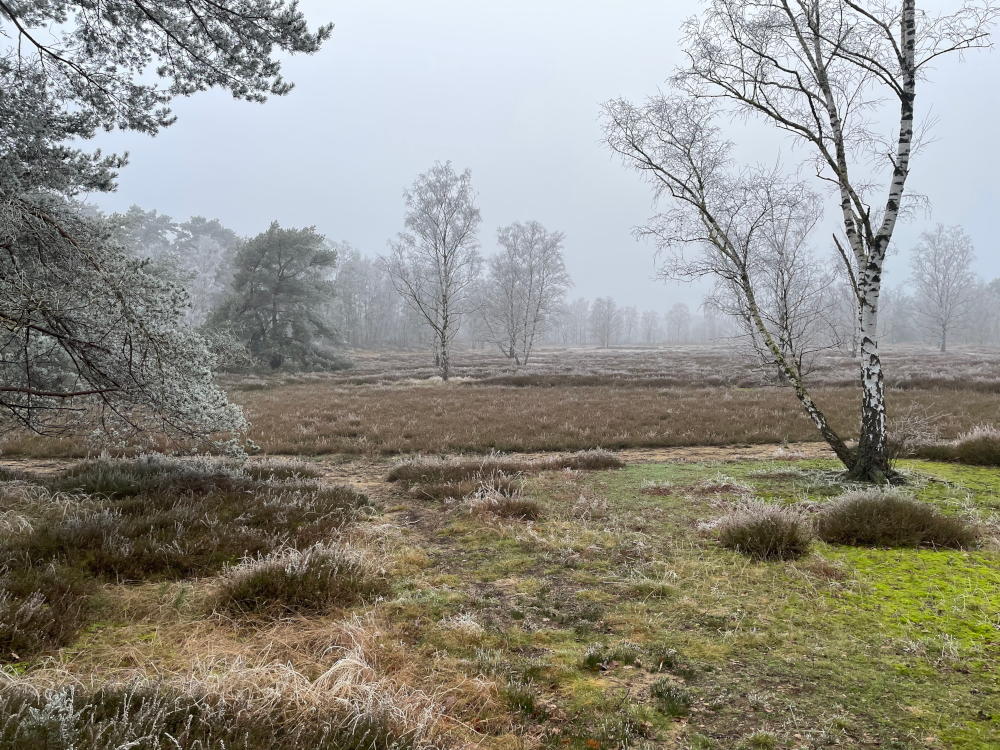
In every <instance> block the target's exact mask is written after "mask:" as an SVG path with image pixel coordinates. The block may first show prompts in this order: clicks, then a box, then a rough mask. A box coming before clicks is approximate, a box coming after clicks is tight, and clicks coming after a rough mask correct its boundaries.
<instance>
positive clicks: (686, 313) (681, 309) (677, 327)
mask: <svg viewBox="0 0 1000 750" xmlns="http://www.w3.org/2000/svg"><path fill="white" fill-rule="evenodd" d="M665 321H666V324H667V340H669V341H673V342H675V343H680V342H681V341H687V333H688V327H689V326H690V325H691V310H690V309H689V308H688V306H687V305H685V304H684V303H683V302H678V303H677V304H675V305H674V306H673V307H671V308H670V311H669V312H668V313H667V314H666V316H665Z"/></svg>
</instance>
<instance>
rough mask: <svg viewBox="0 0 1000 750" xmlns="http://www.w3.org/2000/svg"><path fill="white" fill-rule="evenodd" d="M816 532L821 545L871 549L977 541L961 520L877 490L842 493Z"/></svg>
mask: <svg viewBox="0 0 1000 750" xmlns="http://www.w3.org/2000/svg"><path fill="white" fill-rule="evenodd" d="M816 531H817V534H818V535H819V537H820V539H822V540H823V541H824V542H831V543H835V544H852V545H861V546H872V547H919V546H935V547H959V548H960V547H971V546H972V545H974V544H975V542H976V539H977V537H978V533H977V531H976V529H975V527H973V526H971V525H969V524H968V523H966V522H965V521H963V520H962V519H961V518H956V517H955V516H946V515H944V514H943V513H941V512H940V511H939V510H938V509H937V508H935V507H934V506H933V505H931V504H930V503H922V502H919V501H917V500H914V499H913V498H911V497H909V496H907V495H905V494H903V493H902V492H900V491H899V490H897V489H881V488H875V489H866V490H858V491H856V492H848V493H845V494H844V495H841V497H840V498H839V499H837V500H835V501H833V502H832V503H830V504H829V505H828V506H827V507H826V508H824V509H823V510H822V511H821V512H820V513H819V515H818V516H817V520H816Z"/></svg>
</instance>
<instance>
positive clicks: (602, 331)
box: [590, 297, 621, 349]
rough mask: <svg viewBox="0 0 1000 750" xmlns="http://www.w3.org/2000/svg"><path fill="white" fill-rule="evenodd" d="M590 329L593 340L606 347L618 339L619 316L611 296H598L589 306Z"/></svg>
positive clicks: (619, 328) (619, 329)
mask: <svg viewBox="0 0 1000 750" xmlns="http://www.w3.org/2000/svg"><path fill="white" fill-rule="evenodd" d="M590 331H591V335H592V336H593V337H594V341H595V342H597V344H598V345H599V346H600V347H601V348H603V349H607V348H608V347H610V346H611V345H612V344H613V343H615V341H617V339H618V334H619V333H620V331H621V316H620V315H619V311H618V305H617V304H615V301H614V299H612V298H611V297H598V298H597V299H595V300H594V304H593V305H591V308H590Z"/></svg>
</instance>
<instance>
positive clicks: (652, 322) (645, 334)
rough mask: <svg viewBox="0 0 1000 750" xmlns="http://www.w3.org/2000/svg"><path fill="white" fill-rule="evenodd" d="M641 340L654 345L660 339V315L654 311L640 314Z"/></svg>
mask: <svg viewBox="0 0 1000 750" xmlns="http://www.w3.org/2000/svg"><path fill="white" fill-rule="evenodd" d="M641 325H642V340H643V341H645V342H646V343H647V344H655V343H656V340H657V339H658V338H659V337H660V315H659V313H657V312H656V310H646V311H645V312H644V313H643V314H642V324H641Z"/></svg>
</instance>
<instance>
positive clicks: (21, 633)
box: [0, 564, 97, 662]
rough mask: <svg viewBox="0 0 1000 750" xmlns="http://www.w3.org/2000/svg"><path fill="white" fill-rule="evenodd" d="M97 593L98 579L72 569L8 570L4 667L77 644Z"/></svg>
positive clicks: (0, 654) (0, 595)
mask: <svg viewBox="0 0 1000 750" xmlns="http://www.w3.org/2000/svg"><path fill="white" fill-rule="evenodd" d="M96 590H97V586H96V584H95V582H94V581H93V580H92V579H88V578H87V577H85V576H83V575H82V574H80V573H79V572H78V571H75V570H73V569H71V568H64V567H57V566H55V565H48V564H45V565H39V566H29V567H27V568H14V569H11V568H8V569H7V570H6V571H5V572H4V573H3V575H2V576H0V662H10V661H20V660H22V659H27V658H28V657H31V656H34V655H36V654H38V653H41V652H43V651H49V650H52V649H56V648H60V647H62V646H66V645H68V644H69V643H71V642H72V641H73V639H74V638H75V637H76V634H77V631H78V630H79V628H80V627H81V626H82V625H83V624H84V622H86V620H87V616H88V614H89V612H88V610H89V609H90V602H91V600H92V597H93V596H94V594H95V593H96Z"/></svg>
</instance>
